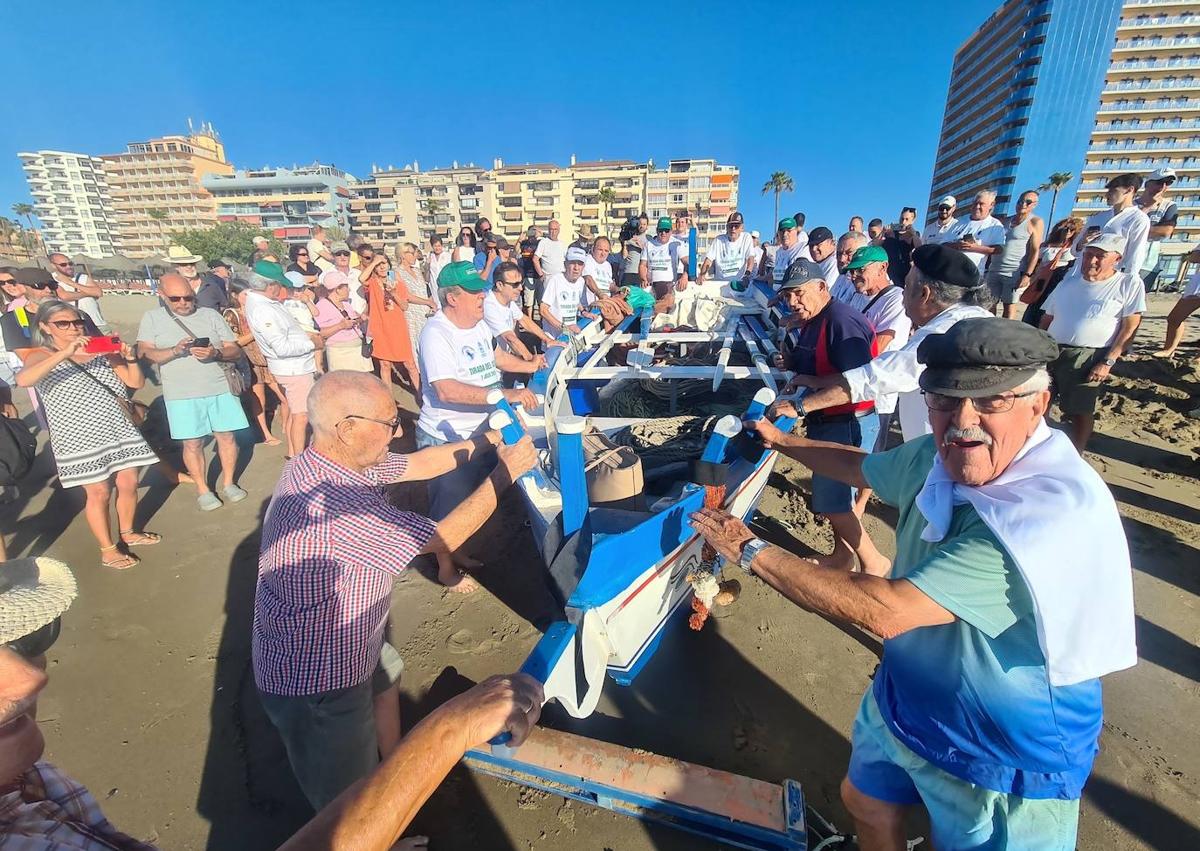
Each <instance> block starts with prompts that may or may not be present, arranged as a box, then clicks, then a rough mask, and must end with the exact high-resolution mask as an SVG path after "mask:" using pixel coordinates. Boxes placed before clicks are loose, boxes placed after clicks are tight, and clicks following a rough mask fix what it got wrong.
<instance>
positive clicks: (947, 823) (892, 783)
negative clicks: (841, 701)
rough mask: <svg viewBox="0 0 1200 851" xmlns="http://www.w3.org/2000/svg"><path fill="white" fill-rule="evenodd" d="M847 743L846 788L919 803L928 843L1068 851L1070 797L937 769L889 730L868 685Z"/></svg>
mask: <svg viewBox="0 0 1200 851" xmlns="http://www.w3.org/2000/svg"><path fill="white" fill-rule="evenodd" d="M852 747H853V750H852V751H851V753H850V768H849V770H848V771H847V774H848V775H849V778H850V782H851V783H852V784H853V785H854V788H855V789H857V790H858V791H859V792H862V793H863V794H864V795H868V796H869V797H872V798H875V799H876V800H879V801H887V802H888V803H891V804H901V805H905V806H909V805H914V804H924V805H925V808H926V809H927V810H929V823H930V825H931V827H932V830H933V836H932V840H933V845H934V847H935V848H971V849H973V851H1001V849H1008V848H1036V849H1038V851H1074V848H1075V834H1076V831H1077V830H1078V827H1079V799H1078V798H1076V799H1075V800H1071V801H1065V800H1060V799H1058V798H1048V799H1039V798H1022V797H1019V796H1017V795H1009V794H1006V793H1004V792H995V791H993V790H991V789H985V788H983V787H982V786H978V785H976V784H974V783H971V782H970V781H967V780H962V779H960V778H958V777H955V776H954V775H953V774H950V773H949V772H946V771H943V770H942V769H941V768H938V767H937V766H936V765H934V764H933V763H931V762H929V761H928V760H925V759H923V758H922V757H920V756H917V755H916V754H915V753H913V752H912V751H911V750H909V749H908V747H907V746H906V745H905V744H904V743H903V742H901V741H900V740H899V739H897V738H896V737H895V736H894V735H893V734H892V731H891V730H889V729H888V727H887V724H886V723H885V722H884V720H883V716H882V715H881V714H880V712H879V706H878V704H876V702H875V695H874V692H873V690H872V689H870V688H868V689H867V693H866V694H865V695H863V699H862V703H861V704H860V705H859V708H858V717H856V718H855V719H854V734H853V736H852Z"/></svg>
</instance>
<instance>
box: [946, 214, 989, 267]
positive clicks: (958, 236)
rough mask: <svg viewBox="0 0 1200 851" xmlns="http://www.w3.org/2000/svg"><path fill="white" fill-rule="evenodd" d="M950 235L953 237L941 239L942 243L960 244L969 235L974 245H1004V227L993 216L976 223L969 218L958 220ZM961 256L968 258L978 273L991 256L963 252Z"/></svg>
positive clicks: (976, 252) (974, 252) (975, 252)
mask: <svg viewBox="0 0 1200 851" xmlns="http://www.w3.org/2000/svg"><path fill="white" fill-rule="evenodd" d="M951 233H952V234H953V235H952V236H950V237H948V238H946V239H943V242H961V241H962V238H963V237H964V236H967V235H968V234H970V235H971V236H973V237H975V244H976V245H987V246H999V245H1003V244H1004V225H1003V224H1001V223H1000V220H999V219H997V218H995V217H994V216H988V217H987V218H983V219H979V220H978V221H976V220H975V219H970V218H967V219H960V220H959V222H958V224H957V225H955V226H954V230H953V231H951ZM963 254H965V255H967V256H968V257H970V258H971V259H972V260H973V261H974V262H975V265H976V267H978V268H979V270H980V271H983V264H984V263H986V262H987V259H988V258H989V257H991V256H992V255H990V254H980V253H979V252H978V251H964V252H963Z"/></svg>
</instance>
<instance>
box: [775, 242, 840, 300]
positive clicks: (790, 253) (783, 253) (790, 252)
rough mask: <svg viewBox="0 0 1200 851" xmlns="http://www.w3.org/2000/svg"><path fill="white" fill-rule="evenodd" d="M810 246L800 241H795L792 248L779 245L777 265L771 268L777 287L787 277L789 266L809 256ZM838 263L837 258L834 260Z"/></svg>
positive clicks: (776, 253) (776, 258) (776, 257)
mask: <svg viewBox="0 0 1200 851" xmlns="http://www.w3.org/2000/svg"><path fill="white" fill-rule="evenodd" d="M808 256H809V255H808V246H807V245H801V244H800V243H799V242H797V243H794V244H793V245H792V247H791V248H785V247H784V246H782V245H781V246H779V249H778V250H777V251H776V252H775V266H774V267H773V268H772V269H771V281H772V282H773V283H774V284H775V287H776V289H778V288H779V285H780V284H782V283H783V279H784V278H786V277H787V270H788V266H791V265H792V264H793V263H795V262H796V261H797V260H799V259H801V258H805V259H807V258H808ZM834 263H837V260H836V259H835V260H834Z"/></svg>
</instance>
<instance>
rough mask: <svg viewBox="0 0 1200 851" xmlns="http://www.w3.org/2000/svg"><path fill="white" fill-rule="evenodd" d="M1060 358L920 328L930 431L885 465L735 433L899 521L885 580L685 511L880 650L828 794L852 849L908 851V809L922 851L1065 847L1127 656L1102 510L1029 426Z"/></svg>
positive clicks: (1119, 567) (1008, 342) (1122, 566)
mask: <svg viewBox="0 0 1200 851" xmlns="http://www.w3.org/2000/svg"><path fill="white" fill-rule="evenodd" d="M1056 355H1057V346H1056V345H1055V343H1054V341H1053V340H1052V339H1051V338H1050V337H1049V336H1048V335H1047V334H1045V333H1044V332H1042V331H1039V330H1037V329H1034V328H1032V327H1030V326H1027V325H1023V324H1021V323H1016V322H1011V321H1007V320H1003V319H996V318H975V319H966V320H963V321H961V322H959V323H957V324H956V325H954V326H953V327H951V328H949V329H947V330H946V331H945V332H944V333H939V334H930V335H929V336H927V337H926V338H925V339H924V340H923V341H922V342H921V344H920V346H919V349H918V352H917V357H918V359H919V360H920V362H921V363H922V364H924V367H925V368H924V371H923V372H922V373H921V377H920V386H921V389H922V391H923V393H924V398H925V403H926V405H927V406H928V408H929V419H930V425H931V426H932V430H933V433H932V434H931V435H924V436H921V437H919V438H917V439H915V440H910V441H909V442H907V443H905V444H904V445H902V446H899V447H897V448H896V449H893V450H891V451H889V452H883V453H878V454H875V455H868V454H867V453H866V452H864V451H862V450H860V449H858V448H857V447H854V446H845V445H842V444H836V443H822V442H819V441H813V440H809V439H806V438H804V437H799V436H793V435H789V434H785V433H783V432H782V431H780V430H779V429H778V428H776V427H775V426H773V425H772V424H771V423H770V422H767V421H765V420H762V421H753V422H748V423H746V427H747V428H750V429H755V430H757V432H758V433H759V434H760V435H761V436H762V438H763V439H764V442H765V443H766V444H767V445H768V446H770V447H772V448H774V449H776V450H778V451H779V452H781V453H783V454H785V455H788V456H790V457H792V458H794V459H796V460H798V461H800V462H801V463H803V464H804V465H806V466H807V467H809V468H811V469H812V470H813V471H814V472H815V473H820V474H822V475H825V476H828V477H831V478H834V479H838V480H841V481H843V482H846V483H848V484H851V485H855V486H858V487H871V488H874V490H875V493H876V494H877V495H878V496H879V497H880V498H881V499H882V500H883V501H884V502H887V503H888V504H890V505H893V506H895V507H896V508H897V509H899V520H898V522H897V524H896V541H897V552H896V559H895V562H894V566H893V569H892V572H891V574H890V577H888V578H884V577H878V576H870V575H866V574H861V573H847V572H845V571H841V570H837V569H835V568H833V567H830V566H828V565H826V564H825V563H824V557H823V556H815V557H800V556H797V555H794V554H793V553H790V552H788V551H787V550H784V549H782V548H780V547H776V546H771V545H768V544H767V543H766V542H764V541H762V540H760V539H758V538H756V537H755V536H754V534H753V532H751V531H750V530H749V529H748V528H747V527H746V526H745V525H744V524H743V523H742V521H741V520H739V519H737V518H736V517H734V516H732V515H730V514H728V513H726V512H724V511H721V510H717V509H702V510H701V511H699V512H697V513H696V514H694V515H692V521H693V526H694V527H695V528H696V530H697V531H698V532H700V533H701V534H702V535H703V536H704V538H705V540H706V541H707V542H708V543H709V544H710V545H711V546H712V547H714V548H715V549H716V550H717V551H718V552H719V553H720V554H721V555H722V556H724V557H725V558H726V559H728V560H729V561H731V562H734V563H738V564H740V565H741V566H742V567H743V568H744V569H745V570H746V571H747V572H748V573H751V574H753V575H757V576H759V577H760V578H762V579H763V580H764V581H766V582H767V583H768V584H769V585H771V586H772V587H773V588H775V589H776V590H778V591H779V592H780V593H782V594H783V595H784V596H786V597H787V598H788V599H790V600H792V601H793V602H794V603H796V604H797V605H799V606H801V607H803V608H806V609H809V610H811V611H815V612H818V613H821V614H825V615H829V616H832V617H836V618H839V619H842V620H845V621H849V622H850V623H854V624H856V625H858V626H860V627H863V628H865V629H868V630H870V631H872V632H874V633H875V634H877V635H879V636H881V637H882V638H883V640H884V641H883V645H884V654H883V661H882V662H881V663H880V666H879V670H878V671H877V673H876V675H875V678H874V682H873V683H872V685H871V688H870V689H869V690H868V691H867V693H866V695H864V697H863V700H862V704H861V706H860V708H859V712H858V717H857V718H856V720H855V724H854V734H853V752H852V754H851V757H850V765H849V769H848V771H847V777H846V779H845V780H844V781H843V784H842V798H843V801H844V802H845V805H846V808H847V809H848V810H849V812H850V814H851V815H852V816H853V818H854V820H855V824H856V827H857V832H858V841H859V845H860V847H861V848H863V849H864V851H880V850H881V849H888V851H891V849H904V848H905V835H904V814H905V811H906V810H907V809H908V808H909V807H911V806H913V805H916V804H924V805H925V807H926V808H927V809H928V810H929V816H930V822H931V824H932V831H933V842H934V845H935V846H936V847H938V848H966V847H970V848H1039V849H1064V851H1066V850H1067V849H1074V847H1075V836H1076V828H1077V823H1078V815H1079V797H1080V794H1081V791H1082V789H1083V785H1084V782H1085V781H1086V780H1087V778H1088V775H1089V773H1090V772H1091V768H1092V761H1093V759H1094V758H1095V755H1096V752H1097V749H1098V745H1097V743H1098V739H1099V735H1100V729H1101V722H1102V707H1101V697H1100V682H1099V677H1101V676H1103V675H1104V674H1107V673H1111V672H1112V671H1117V670H1121V669H1123V668H1127V667H1130V666H1132V665H1133V664H1135V662H1136V661H1137V651H1136V647H1135V642H1134V615H1133V587H1132V575H1131V570H1130V563H1129V549H1128V545H1127V542H1126V540H1125V535H1124V531H1123V530H1122V527H1121V521H1120V518H1119V516H1118V514H1117V508H1116V504H1115V502H1114V500H1113V498H1112V495H1111V494H1110V493H1109V491H1108V489H1107V487H1105V485H1104V483H1103V481H1102V480H1101V479H1100V477H1099V475H1097V474H1096V472H1095V471H1094V470H1092V468H1091V467H1089V466H1088V465H1087V463H1086V462H1084V461H1083V460H1082V459H1081V458H1080V457H1079V455H1078V453H1076V452H1075V451H1074V448H1073V447H1072V445H1071V443H1070V441H1069V440H1068V439H1067V437H1066V436H1065V435H1064V434H1063V433H1061V432H1058V431H1053V430H1051V429H1050V428H1049V427H1048V426H1047V425H1046V423H1045V421H1044V419H1043V417H1044V414H1045V413H1046V409H1047V407H1048V406H1049V404H1050V393H1049V390H1048V386H1049V377H1048V375H1047V372H1046V365H1047V363H1049V362H1051V361H1052V360H1054V358H1055V356H1056ZM782 413H785V414H787V413H789V412H787V411H786V410H785V411H782ZM792 415H794V413H793V414H792ZM1085 589H1086V593H1084V591H1085Z"/></svg>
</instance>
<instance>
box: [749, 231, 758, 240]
mask: <svg viewBox="0 0 1200 851" xmlns="http://www.w3.org/2000/svg"><path fill="white" fill-rule="evenodd" d="M750 236H752V237H754V238H755V239H758V238H759V237H760V236H761V234H760V233H759V232H758V231H756V230H752V231H750Z"/></svg>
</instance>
